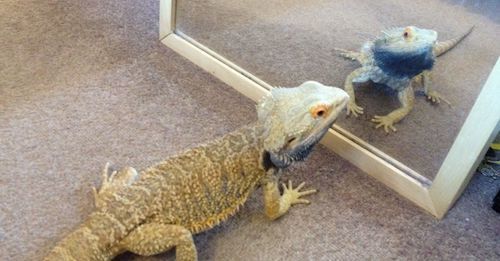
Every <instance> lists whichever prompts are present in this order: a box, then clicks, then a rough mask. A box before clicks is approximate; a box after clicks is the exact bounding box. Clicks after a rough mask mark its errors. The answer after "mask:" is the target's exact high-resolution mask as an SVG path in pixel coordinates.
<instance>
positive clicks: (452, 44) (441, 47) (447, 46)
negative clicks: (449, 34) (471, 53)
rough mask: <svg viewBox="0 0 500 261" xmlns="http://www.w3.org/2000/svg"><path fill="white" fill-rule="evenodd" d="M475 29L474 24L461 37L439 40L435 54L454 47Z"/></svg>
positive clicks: (435, 47)
mask: <svg viewBox="0 0 500 261" xmlns="http://www.w3.org/2000/svg"><path fill="white" fill-rule="evenodd" d="M473 29H474V26H472V27H471V28H470V29H469V30H467V32H465V33H464V34H462V35H461V36H459V37H456V38H453V39H450V40H447V41H444V42H437V43H436V45H435V46H434V54H435V55H436V56H440V55H443V54H444V53H446V52H447V51H449V50H450V49H452V48H453V47H455V46H456V45H457V44H458V43H459V42H461V41H462V40H463V39H464V38H465V37H467V35H469V34H470V33H471V32H472V30H473Z"/></svg>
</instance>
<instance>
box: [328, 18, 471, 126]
mask: <svg viewBox="0 0 500 261" xmlns="http://www.w3.org/2000/svg"><path fill="white" fill-rule="evenodd" d="M472 29H473V27H471V28H470V29H469V30H468V31H467V32H466V33H464V34H462V35H461V36H460V37H457V38H454V39H451V40H447V41H444V42H437V33H436V32H435V31H432V30H426V29H420V28H417V27H415V26H408V27H406V28H393V29H389V30H387V31H384V35H383V36H381V37H379V38H377V39H376V40H375V41H373V42H368V43H365V45H364V46H363V48H362V49H361V51H360V52H354V51H349V50H344V49H335V50H337V51H338V52H339V54H340V55H341V56H343V57H344V58H347V59H350V60H353V61H358V62H359V63H360V64H361V65H362V67H360V68H358V69H356V70H354V71H353V72H351V73H350V74H349V75H348V76H347V78H346V80H345V83H344V89H345V90H346V92H347V93H348V94H349V97H350V101H349V103H348V104H347V115H350V114H352V115H353V116H355V117H357V116H358V115H360V114H363V112H364V110H363V108H362V107H360V106H358V105H357V104H356V98H355V94H354V86H353V84H354V83H361V82H367V81H372V82H375V83H379V84H383V85H385V86H387V87H388V88H389V89H390V90H391V91H394V92H396V93H397V94H398V99H399V101H400V103H401V105H402V107H401V108H399V109H396V110H394V111H393V112H391V113H389V114H387V115H385V116H378V115H376V116H374V118H373V119H372V122H374V123H376V126H375V127H376V128H380V127H384V130H385V131H386V132H389V130H392V131H396V128H395V127H394V124H396V123H397V122H399V121H400V120H402V119H403V118H404V117H406V115H408V113H410V111H411V110H412V109H413V105H414V95H413V88H412V86H415V85H416V84H417V83H419V84H421V85H423V86H424V93H425V95H426V96H427V99H428V100H429V101H430V102H432V103H440V102H441V101H444V102H446V103H448V104H449V105H451V103H450V102H449V101H448V100H446V99H445V98H443V96H442V95H441V94H439V93H438V92H437V91H435V90H432V88H431V72H430V70H431V69H432V66H433V63H434V59H435V58H436V57H438V56H440V55H442V54H444V53H446V52H447V51H449V50H450V49H452V48H453V47H454V46H456V45H457V44H458V43H459V42H460V41H462V40H463V39H464V38H465V37H466V36H467V35H469V34H470V33H471V31H472ZM408 89H410V90H408Z"/></svg>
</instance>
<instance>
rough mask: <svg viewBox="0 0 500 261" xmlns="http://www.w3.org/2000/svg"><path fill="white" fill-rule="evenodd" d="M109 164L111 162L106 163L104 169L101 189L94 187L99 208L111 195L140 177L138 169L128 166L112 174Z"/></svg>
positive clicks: (96, 203)
mask: <svg viewBox="0 0 500 261" xmlns="http://www.w3.org/2000/svg"><path fill="white" fill-rule="evenodd" d="M109 165H110V164H109V162H108V163H106V165H105V166H104V169H103V171H102V184H101V188H100V189H99V190H97V189H96V188H95V187H94V188H93V191H94V198H95V205H96V207H97V208H99V207H101V206H104V204H105V202H106V201H107V199H108V198H109V197H111V196H112V195H113V194H114V193H116V192H117V191H118V190H120V189H121V188H124V187H127V186H130V185H131V184H132V183H134V181H136V180H137V178H138V177H139V174H138V173H137V170H135V169H134V168H132V167H127V168H124V169H121V170H119V171H116V170H115V171H113V172H111V174H110V173H109V172H110V170H109Z"/></svg>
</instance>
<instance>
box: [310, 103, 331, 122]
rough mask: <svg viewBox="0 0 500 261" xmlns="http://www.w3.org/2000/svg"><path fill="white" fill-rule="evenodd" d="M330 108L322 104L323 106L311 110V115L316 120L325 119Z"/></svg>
mask: <svg viewBox="0 0 500 261" xmlns="http://www.w3.org/2000/svg"><path fill="white" fill-rule="evenodd" d="M328 109H329V108H328V106H326V105H324V104H321V105H318V106H316V107H314V108H312V110H311V115H312V117H313V118H314V119H316V118H318V117H324V116H326V115H327V114H328Z"/></svg>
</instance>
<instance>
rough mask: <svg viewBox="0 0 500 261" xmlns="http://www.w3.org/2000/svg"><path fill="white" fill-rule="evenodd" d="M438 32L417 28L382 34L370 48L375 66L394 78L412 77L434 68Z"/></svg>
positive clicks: (388, 31) (410, 27)
mask: <svg viewBox="0 0 500 261" xmlns="http://www.w3.org/2000/svg"><path fill="white" fill-rule="evenodd" d="M436 41H437V32H436V31H434V30H428V29H422V28H418V27H416V26H407V27H398V28H392V29H388V30H385V31H383V35H382V36H381V37H379V38H377V39H376V40H375V41H374V42H373V44H372V45H371V46H370V49H371V51H372V53H373V58H374V60H375V63H376V65H377V66H378V67H380V68H381V69H382V70H383V71H384V72H386V73H387V74H389V75H391V76H395V77H410V78H411V77H413V76H415V75H417V74H419V73H421V72H422V71H423V70H429V69H431V68H432V66H433V65H434V59H435V57H434V54H433V52H432V48H433V46H434V44H435V43H436Z"/></svg>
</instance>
